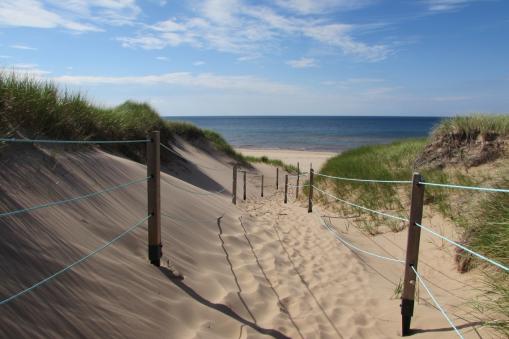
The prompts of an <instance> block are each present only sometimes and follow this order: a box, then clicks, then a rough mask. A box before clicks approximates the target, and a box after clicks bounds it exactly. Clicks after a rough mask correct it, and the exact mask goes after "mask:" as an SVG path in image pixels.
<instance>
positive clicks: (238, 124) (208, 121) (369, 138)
mask: <svg viewBox="0 0 509 339" xmlns="http://www.w3.org/2000/svg"><path fill="white" fill-rule="evenodd" d="M168 119H170V120H180V121H189V122H192V123H194V124H195V125H197V126H199V127H203V128H208V129H212V130H214V131H217V132H219V133H221V134H222V135H223V136H224V137H225V139H226V140H227V141H228V142H229V143H230V144H232V145H233V146H234V147H244V148H281V149H299V150H324V151H341V150H345V149H350V148H354V147H358V146H362V145H367V144H381V143H389V142H391V141H394V140H397V139H402V138H415V137H424V136H427V135H428V133H429V132H430V130H431V129H432V128H433V126H434V125H435V124H437V123H438V122H439V121H440V119H441V118H437V117H344V116H343V117H309V116H307V117H296V116H291V117H288V116H287V117H259V116H258V117H168Z"/></svg>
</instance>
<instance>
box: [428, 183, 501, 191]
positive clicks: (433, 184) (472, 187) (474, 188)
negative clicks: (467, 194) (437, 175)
mask: <svg viewBox="0 0 509 339" xmlns="http://www.w3.org/2000/svg"><path fill="white" fill-rule="evenodd" d="M419 184H421V185H426V186H435V187H444V188H455V189H464V190H474V191H484V192H494V193H509V189H507V188H491V187H476V186H462V185H451V184H437V183H434V182H419Z"/></svg>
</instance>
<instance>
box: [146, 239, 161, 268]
mask: <svg viewBox="0 0 509 339" xmlns="http://www.w3.org/2000/svg"><path fill="white" fill-rule="evenodd" d="M162 256H163V245H162V244H159V245H148V259H149V260H150V263H151V264H152V265H154V266H157V267H159V266H161V257H162Z"/></svg>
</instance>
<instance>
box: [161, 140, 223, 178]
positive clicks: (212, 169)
mask: <svg viewBox="0 0 509 339" xmlns="http://www.w3.org/2000/svg"><path fill="white" fill-rule="evenodd" d="M159 145H160V146H161V147H162V148H163V149H165V150H167V151H168V152H170V153H173V154H175V155H176V156H178V157H179V158H181V159H184V160H186V161H189V160H188V159H186V158H184V157H183V156H182V155H180V154H179V153H178V152H176V151H174V150H172V149H171V148H169V147H168V146H166V145H165V144H162V143H161V144H159ZM189 162H191V161H189ZM191 163H192V164H194V165H195V166H196V167H198V168H204V169H209V170H211V171H221V172H222V171H224V169H221V168H215V167H209V166H204V165H198V164H195V163H193V162H191Z"/></svg>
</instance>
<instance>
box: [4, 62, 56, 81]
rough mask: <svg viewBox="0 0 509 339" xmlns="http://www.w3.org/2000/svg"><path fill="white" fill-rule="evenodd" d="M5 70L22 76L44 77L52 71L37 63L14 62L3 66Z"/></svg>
mask: <svg viewBox="0 0 509 339" xmlns="http://www.w3.org/2000/svg"><path fill="white" fill-rule="evenodd" d="M3 70H4V71H7V72H12V73H15V74H17V75H22V76H32V77H37V78H39V77H42V76H44V75H47V74H50V73H51V72H50V71H46V70H42V69H40V68H39V65H37V64H13V65H10V66H7V67H4V68H3Z"/></svg>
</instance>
